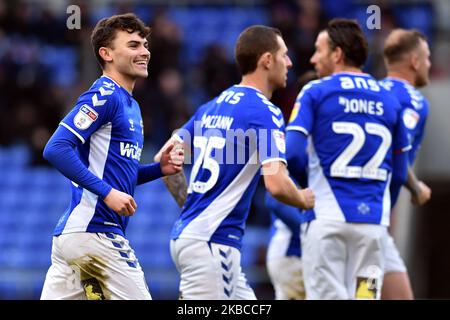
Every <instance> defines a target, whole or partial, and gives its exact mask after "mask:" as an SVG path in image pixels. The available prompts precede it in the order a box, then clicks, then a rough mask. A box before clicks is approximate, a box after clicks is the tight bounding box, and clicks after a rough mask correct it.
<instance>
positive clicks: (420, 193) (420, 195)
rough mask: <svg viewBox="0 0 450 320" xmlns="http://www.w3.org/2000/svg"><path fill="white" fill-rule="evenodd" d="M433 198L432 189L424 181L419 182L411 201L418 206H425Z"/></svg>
mask: <svg viewBox="0 0 450 320" xmlns="http://www.w3.org/2000/svg"><path fill="white" fill-rule="evenodd" d="M430 199H431V189H430V188H429V187H428V186H427V185H426V184H425V183H424V182H422V181H419V183H418V190H417V193H416V194H414V195H412V197H411V202H412V203H413V204H415V205H418V206H423V205H424V204H425V203H427V202H428V201H429V200H430Z"/></svg>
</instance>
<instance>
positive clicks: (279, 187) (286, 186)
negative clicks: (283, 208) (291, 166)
mask: <svg viewBox="0 0 450 320" xmlns="http://www.w3.org/2000/svg"><path fill="white" fill-rule="evenodd" d="M264 183H265V185H266V189H267V191H269V192H270V194H271V195H272V196H273V197H274V198H275V199H277V200H278V201H280V202H282V203H284V204H287V205H290V206H294V207H299V208H302V207H303V206H304V199H303V197H302V194H301V190H300V189H298V188H297V186H296V185H295V183H294V182H293V181H292V179H291V178H290V177H289V175H288V173H287V170H286V168H285V167H283V169H281V170H280V172H277V173H276V174H272V175H264Z"/></svg>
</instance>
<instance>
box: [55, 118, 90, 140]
mask: <svg viewBox="0 0 450 320" xmlns="http://www.w3.org/2000/svg"><path fill="white" fill-rule="evenodd" d="M59 124H60V125H61V126H63V127H64V128H66V129H67V130H69V131H70V132H72V133H73V134H74V135H76V136H77V138H78V139H80V140H81V142H83V144H84V143H85V142H86V140H84V138H83V137H82V136H81V135H80V134H79V133H78V132H76V131H75V130H73V129H72V128H71V127H70V126H69V125H68V124H66V123H64V122H60V123H59Z"/></svg>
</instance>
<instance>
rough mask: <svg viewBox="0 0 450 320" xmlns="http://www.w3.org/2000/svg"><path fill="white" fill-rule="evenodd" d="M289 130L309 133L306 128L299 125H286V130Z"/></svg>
mask: <svg viewBox="0 0 450 320" xmlns="http://www.w3.org/2000/svg"><path fill="white" fill-rule="evenodd" d="M291 130H292V131H300V132H302V133H304V134H305V135H309V132H308V130H306V129H305V128H303V127H300V126H288V127H287V128H286V131H291Z"/></svg>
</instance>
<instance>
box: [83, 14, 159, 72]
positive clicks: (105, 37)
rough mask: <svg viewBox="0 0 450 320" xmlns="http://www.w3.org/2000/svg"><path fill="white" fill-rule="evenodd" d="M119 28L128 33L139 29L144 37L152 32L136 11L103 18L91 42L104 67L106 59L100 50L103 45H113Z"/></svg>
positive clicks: (95, 29)
mask: <svg viewBox="0 0 450 320" xmlns="http://www.w3.org/2000/svg"><path fill="white" fill-rule="evenodd" d="M117 30H122V31H127V32H128V33H133V32H136V31H139V36H141V37H143V38H147V37H148V36H149V34H150V32H151V29H150V28H149V27H147V26H146V25H145V24H144V22H142V20H141V19H139V18H138V17H137V16H136V15H135V14H134V13H125V14H119V15H114V16H111V17H108V18H103V19H101V20H100V21H99V22H98V23H97V25H96V26H95V28H94V30H93V31H92V34H91V44H92V48H93V49H94V53H95V57H96V58H97V61H98V63H100V66H101V67H102V69H103V68H104V67H105V61H104V60H103V58H102V57H101V56H100V54H99V52H98V50H99V49H100V48H101V47H111V43H112V41H113V40H114V38H115V37H116V32H117Z"/></svg>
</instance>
